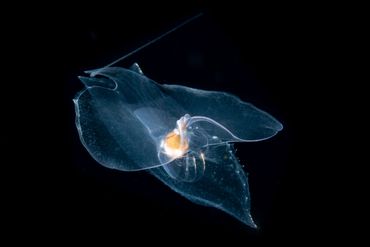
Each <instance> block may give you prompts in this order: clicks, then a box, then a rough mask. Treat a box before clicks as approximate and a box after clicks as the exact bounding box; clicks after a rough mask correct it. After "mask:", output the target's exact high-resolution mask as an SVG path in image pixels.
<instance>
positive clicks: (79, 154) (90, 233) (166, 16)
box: [9, 2, 330, 245]
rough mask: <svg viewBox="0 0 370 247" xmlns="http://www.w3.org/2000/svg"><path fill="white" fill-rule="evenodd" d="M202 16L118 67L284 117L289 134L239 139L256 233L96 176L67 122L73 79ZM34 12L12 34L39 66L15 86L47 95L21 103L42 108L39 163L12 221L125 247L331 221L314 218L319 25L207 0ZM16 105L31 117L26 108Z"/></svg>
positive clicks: (154, 187) (300, 12) (284, 234)
mask: <svg viewBox="0 0 370 247" xmlns="http://www.w3.org/2000/svg"><path fill="white" fill-rule="evenodd" d="M152 5H153V6H152ZM199 12H203V13H204V16H203V17H201V18H199V19H197V20H196V21H193V22H192V23H190V24H188V25H187V26H185V27H183V28H181V29H179V30H178V31H176V32H175V33H172V34H171V35H169V36H168V37H166V38H164V39H163V40H161V41H159V42H158V43H155V44H153V45H151V46H150V47H148V48H145V50H142V51H140V52H139V53H137V54H135V55H134V56H132V57H130V58H128V59H126V60H125V61H123V62H121V63H120V64H119V66H123V67H127V66H129V65H130V64H131V63H132V62H138V63H139V64H140V65H141V67H142V69H143V71H144V73H145V74H146V75H147V76H148V77H149V78H152V79H154V80H156V81H157V82H159V83H167V84H172V83H176V84H182V85H186V86H189V87H194V88H200V89H206V90H219V91H225V92H229V93H232V94H235V95H237V96H238V97H240V98H241V99H242V100H244V101H247V102H251V103H253V104H254V105H256V106H257V107H259V108H261V109H263V110H265V111H267V112H268V113H270V114H271V115H273V116H274V117H276V118H277V119H278V120H279V121H281V122H282V124H283V125H284V130H283V131H282V132H280V133H279V134H278V135H277V136H275V137H273V138H272V139H269V140H267V141H263V142H258V143H245V144H236V148H237V156H238V157H239V158H240V161H241V163H242V164H244V165H245V166H246V167H245V168H246V171H248V173H249V186H250V193H251V198H252V208H251V211H252V215H253V217H254V219H255V221H256V223H257V225H258V226H259V229H257V230H253V229H250V228H248V227H247V226H245V225H243V224H242V223H240V222H238V221H237V220H236V219H234V218H232V217H231V216H229V215H227V214H225V213H223V212H222V211H219V210H216V209H212V208H207V207H202V206H198V205H195V204H193V203H191V202H190V201H188V200H186V199H185V198H183V197H181V196H180V195H178V194H176V193H175V192H173V191H172V190H171V189H170V188H168V187H166V186H165V185H163V184H162V183H161V182H160V181H158V180H156V179H155V178H154V177H152V176H151V175H149V174H147V173H145V172H119V171H116V170H110V169H107V168H104V167H103V166H101V165H99V164H98V163H97V162H95V161H94V160H93V159H92V158H91V157H90V156H89V154H88V153H87V151H86V150H85V149H84V147H83V146H82V144H81V142H80V140H79V137H78V134H77V131H76V128H75V125H74V117H75V115H74V106H73V102H72V99H73V97H74V96H75V94H76V93H77V92H78V91H79V90H81V89H82V88H83V87H82V84H81V83H80V82H79V81H78V79H77V76H78V75H82V74H83V71H84V70H87V69H93V68H98V67H101V66H104V65H105V64H107V63H109V62H111V61H112V60H114V59H116V58H118V57H120V56H122V55H124V54H125V53H127V52H129V51H131V50H132V49H134V48H136V47H137V46H139V45H141V44H143V43H145V42H147V41H149V40H150V39H152V38H154V37H156V36H157V35H159V34H161V33H163V32H164V31H167V30H168V29H169V28H172V27H174V26H176V25H177V24H179V23H180V22H182V21H183V20H185V19H187V18H189V17H190V16H193V15H195V14H197V13H199ZM37 13H38V12H37ZM35 15H36V12H35ZM41 16H42V18H41V19H40V20H37V21H35V23H34V24H33V23H32V24H31V25H29V26H27V28H23V29H22V28H21V29H19V32H20V33H22V35H23V36H27V38H30V39H31V41H30V42H28V43H27V45H28V46H27V47H29V49H28V50H30V51H31V52H32V54H33V56H30V57H29V58H28V60H27V58H26V61H25V62H26V63H27V64H30V65H35V67H36V69H33V70H32V73H31V74H32V75H34V76H33V77H32V79H30V80H29V81H27V83H25V85H26V87H24V88H23V89H22V90H24V91H26V88H27V84H28V83H30V84H32V83H34V84H38V85H41V87H40V88H42V89H40V90H39V91H38V93H39V95H37V97H35V106H33V105H32V108H30V109H29V110H30V111H32V109H38V111H37V113H38V114H37V115H36V113H35V117H34V118H31V119H28V120H27V121H29V123H30V124H29V126H32V131H31V135H32V137H30V138H28V139H27V141H26V143H27V145H28V146H32V147H33V148H34V149H35V151H33V152H32V154H30V156H29V157H30V158H35V160H37V161H36V162H35V163H33V164H32V165H26V167H25V168H24V169H22V172H21V173H19V174H21V175H19V176H21V177H22V178H23V177H24V178H23V179H20V178H19V181H23V182H24V183H25V186H22V187H21V189H20V191H19V192H21V193H15V194H12V197H17V196H16V195H18V197H17V199H19V200H20V202H19V203H17V207H20V208H21V209H20V210H18V212H19V213H17V214H16V216H17V219H18V220H17V221H16V222H19V225H23V226H24V227H25V228H33V227H35V223H36V222H39V223H40V225H41V226H42V227H41V228H40V232H44V231H46V232H48V234H51V235H52V236H55V238H54V239H68V238H69V237H73V236H79V237H80V238H82V239H88V240H91V239H92V240H94V239H95V238H103V239H105V240H107V241H108V240H111V239H113V240H119V241H121V244H122V245H123V244H125V243H126V242H129V241H132V240H136V241H139V242H140V241H143V240H145V239H146V238H150V239H151V240H152V241H154V242H155V243H161V242H163V243H166V242H170V240H169V238H168V237H169V236H171V237H173V238H174V239H177V241H178V242H181V243H189V244H196V243H198V240H199V239H203V241H211V242H215V243H217V242H219V241H221V240H224V239H227V240H228V241H230V243H231V242H234V241H235V242H239V243H243V244H244V243H245V244H251V243H265V242H272V243H274V242H277V241H283V242H285V241H289V240H291V241H293V240H292V239H295V238H298V241H302V242H305V241H306V240H307V239H310V238H314V237H316V236H318V235H319V234H321V233H322V232H323V231H322V229H323V228H324V229H325V226H326V225H325V223H321V224H318V222H319V221H320V222H325V221H322V220H323V217H318V216H317V215H321V216H322V215H326V213H325V212H326V210H327V208H325V205H324V203H322V200H321V199H322V198H326V197H327V196H330V193H326V191H325V192H323V191H321V192H322V193H317V192H318V191H320V188H321V187H320V186H319V184H320V182H322V181H321V180H320V178H318V177H317V174H318V173H320V172H322V171H323V169H324V168H323V165H324V163H325V162H324V161H322V160H320V161H319V162H315V161H317V159H314V158H312V157H313V156H314V155H315V154H317V153H320V152H322V151H321V149H320V148H319V145H320V144H322V143H319V141H318V139H317V136H315V131H314V130H315V129H317V125H319V123H320V119H322V118H321V117H322V115H321V114H323V112H322V111H316V109H317V108H318V107H317V106H318V105H319V104H318V102H320V100H321V99H322V98H321V97H322V96H321V92H322V91H323V90H325V89H326V88H327V87H328V86H329V85H328V84H325V83H327V82H324V80H323V78H318V77H317V74H318V71H321V70H323V62H322V61H323V60H325V56H324V57H321V58H318V57H317V56H316V55H318V52H317V48H318V47H320V46H321V45H322V43H321V42H324V41H323V40H324V39H323V37H324V33H325V32H323V31H322V30H320V29H315V27H316V25H314V26H312V23H313V22H314V21H315V18H314V17H312V16H311V15H310V14H309V13H307V12H306V11H304V9H302V8H297V9H295V10H294V11H290V10H288V9H287V8H286V7H285V6H281V5H279V6H258V7H257V6H254V5H251V4H247V5H246V6H241V4H239V5H232V4H231V3H225V4H224V5H223V4H222V5H221V4H206V3H204V2H201V3H195V4H190V3H176V4H175V3H173V4H172V5H167V6H166V7H161V6H159V5H154V4H151V6H149V5H146V4H144V3H142V4H141V3H137V4H134V6H125V7H121V6H118V5H117V6H109V5H104V4H102V6H86V8H78V7H77V6H73V5H72V6H71V5H61V6H59V7H58V6H57V5H56V6H51V7H50V10H49V11H47V12H45V13H43V15H41ZM25 22H27V21H26V20H25ZM40 27H41V28H40ZM314 29H315V30H314ZM28 32H29V33H30V35H28ZM317 32H318V33H317ZM321 32H323V35H321ZM31 57H33V58H34V59H31ZM41 57H42V59H41ZM28 85H29V84H28ZM51 92H52V93H51ZM308 102H311V103H308ZM23 110H25V111H28V109H27V105H26V108H25V109H23ZM39 120H41V121H39ZM33 126H34V128H33ZM325 127H327V126H326V125H324V126H323V128H325ZM41 137H46V138H41ZM321 137H322V136H321ZM326 138H329V137H324V138H323V139H322V140H321V141H320V142H325V141H326ZM32 140H38V141H39V142H41V143H42V144H41V146H38V145H36V144H33V142H32ZM40 140H41V141H40ZM32 150H33V149H32ZM14 184H18V183H17V182H16V181H15V182H14ZM9 186H11V185H9ZM22 205H24V206H23V207H22ZM319 218H320V219H321V220H320V219H319ZM15 229H17V227H15ZM37 236H38V235H36V236H35V237H37ZM293 236H294V237H293ZM294 241H295V240H294ZM174 244H176V242H175V243H174Z"/></svg>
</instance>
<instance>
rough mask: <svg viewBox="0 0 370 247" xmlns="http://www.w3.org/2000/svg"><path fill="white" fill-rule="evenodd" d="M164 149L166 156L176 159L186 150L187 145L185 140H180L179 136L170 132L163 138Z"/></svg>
mask: <svg viewBox="0 0 370 247" xmlns="http://www.w3.org/2000/svg"><path fill="white" fill-rule="evenodd" d="M164 148H165V152H166V154H167V155H168V156H171V157H174V158H176V157H179V156H181V155H183V154H184V153H185V152H186V151H187V150H188V148H189V144H188V141H187V140H182V138H181V135H179V134H177V133H175V132H174V131H172V132H170V133H169V134H168V135H167V136H166V138H165V141H164Z"/></svg>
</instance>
